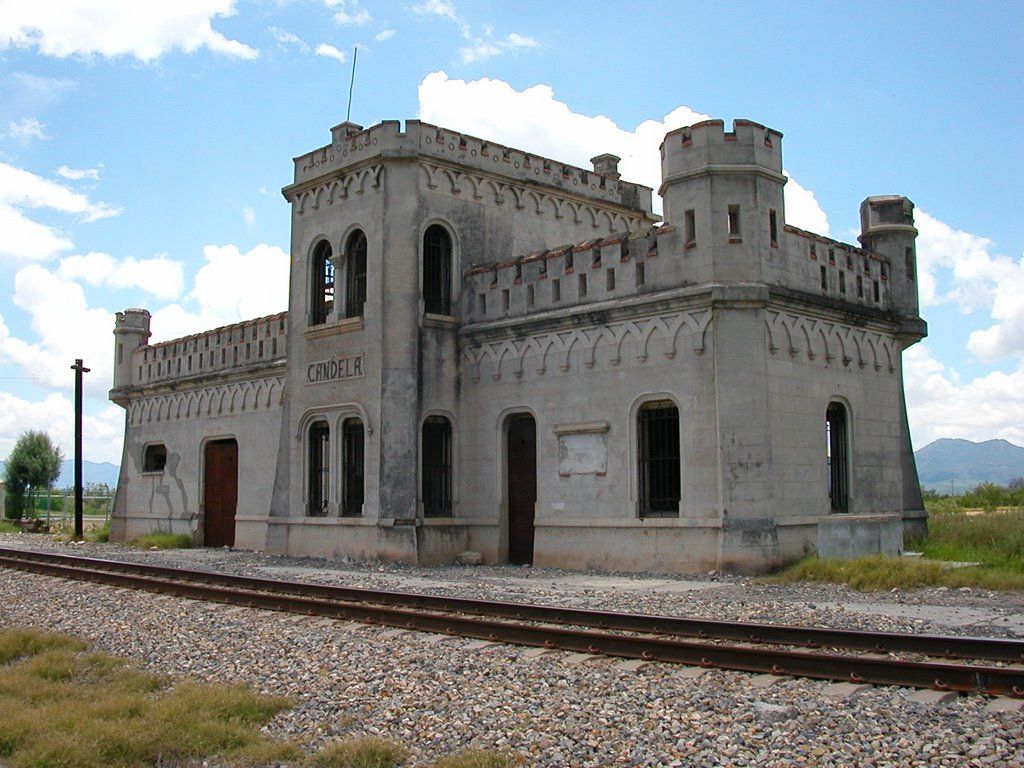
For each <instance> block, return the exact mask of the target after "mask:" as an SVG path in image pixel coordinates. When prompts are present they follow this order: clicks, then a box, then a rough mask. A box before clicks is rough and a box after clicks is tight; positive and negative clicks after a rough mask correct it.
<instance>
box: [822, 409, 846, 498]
mask: <svg viewBox="0 0 1024 768" xmlns="http://www.w3.org/2000/svg"><path fill="white" fill-rule="evenodd" d="M849 445H850V436H849V431H848V427H847V418H846V408H844V407H843V404H842V403H829V404H828V408H826V409H825V461H826V465H827V467H828V498H829V502H830V504H829V506H830V507H831V509H832V511H833V512H848V511H849V509H850V460H849V455H850V454H849Z"/></svg>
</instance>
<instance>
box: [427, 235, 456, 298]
mask: <svg viewBox="0 0 1024 768" xmlns="http://www.w3.org/2000/svg"><path fill="white" fill-rule="evenodd" d="M451 271H452V238H451V235H449V234H448V230H446V229H445V228H444V227H442V226H441V225H439V224H432V225H431V226H429V227H427V231H426V232H425V233H424V235H423V306H424V309H425V310H426V311H427V312H429V313H431V314H432V315H450V314H451V312H452V279H451Z"/></svg>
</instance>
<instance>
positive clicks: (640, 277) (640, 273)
mask: <svg viewBox="0 0 1024 768" xmlns="http://www.w3.org/2000/svg"><path fill="white" fill-rule="evenodd" d="M644 272H645V269H644V265H643V264H637V265H636V284H637V285H643V284H644V281H645V280H646V279H647V276H646V275H645V274H644Z"/></svg>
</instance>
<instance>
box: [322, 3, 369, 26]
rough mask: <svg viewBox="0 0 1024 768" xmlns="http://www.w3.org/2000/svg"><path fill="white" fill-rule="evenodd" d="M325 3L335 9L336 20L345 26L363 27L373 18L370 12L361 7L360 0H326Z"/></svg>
mask: <svg viewBox="0 0 1024 768" xmlns="http://www.w3.org/2000/svg"><path fill="white" fill-rule="evenodd" d="M324 5H326V6H327V7H328V8H332V9H336V10H335V11H334V20H335V21H336V22H337V23H338V24H342V25H345V26H356V27H361V26H363V25H364V24H368V23H369V22H370V21H372V20H373V17H372V16H371V15H370V12H369V11H367V10H366V9H365V8H360V7H359V0H324Z"/></svg>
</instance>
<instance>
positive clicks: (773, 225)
mask: <svg viewBox="0 0 1024 768" xmlns="http://www.w3.org/2000/svg"><path fill="white" fill-rule="evenodd" d="M768 232H769V234H770V236H771V239H772V245H774V246H778V244H779V224H778V221H777V218H776V216H775V211H768Z"/></svg>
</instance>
